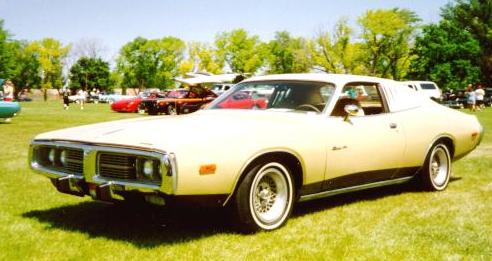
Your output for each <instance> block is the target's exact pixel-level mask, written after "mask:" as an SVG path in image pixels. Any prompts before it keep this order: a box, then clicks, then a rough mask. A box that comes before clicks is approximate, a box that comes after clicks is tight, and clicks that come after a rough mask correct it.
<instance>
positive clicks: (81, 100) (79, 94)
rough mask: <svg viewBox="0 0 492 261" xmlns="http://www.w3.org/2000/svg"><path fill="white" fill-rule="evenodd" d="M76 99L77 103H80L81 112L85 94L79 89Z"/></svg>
mask: <svg viewBox="0 0 492 261" xmlns="http://www.w3.org/2000/svg"><path fill="white" fill-rule="evenodd" d="M77 96H78V97H77V98H78V99H79V102H80V109H81V110H83V109H84V102H85V99H86V97H87V92H86V91H84V90H83V89H80V90H79V91H78V92H77Z"/></svg>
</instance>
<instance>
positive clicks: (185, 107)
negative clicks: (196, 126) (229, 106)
mask: <svg viewBox="0 0 492 261" xmlns="http://www.w3.org/2000/svg"><path fill="white" fill-rule="evenodd" d="M215 98H217V94H215V93H214V92H212V91H210V90H208V89H206V88H204V87H201V86H190V87H189V88H187V89H176V90H172V91H169V92H168V93H167V95H166V97H164V98H157V99H155V100H152V101H145V102H141V103H140V104H141V106H140V108H139V109H140V110H145V111H146V112H147V113H148V114H149V115H157V114H159V113H164V114H168V115H176V114H185V113H191V112H194V111H197V110H199V109H200V108H201V107H202V106H204V105H206V104H207V103H209V102H211V101H213V100H214V99H215Z"/></svg>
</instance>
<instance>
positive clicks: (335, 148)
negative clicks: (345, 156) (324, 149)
mask: <svg viewBox="0 0 492 261" xmlns="http://www.w3.org/2000/svg"><path fill="white" fill-rule="evenodd" d="M346 148H347V146H333V147H332V148H331V150H343V149H346Z"/></svg>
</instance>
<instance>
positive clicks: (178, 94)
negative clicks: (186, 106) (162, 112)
mask: <svg viewBox="0 0 492 261" xmlns="http://www.w3.org/2000/svg"><path fill="white" fill-rule="evenodd" d="M187 93H188V91H187V90H174V91H170V92H169V93H168V94H167V98H184V97H185V96H186V94H187Z"/></svg>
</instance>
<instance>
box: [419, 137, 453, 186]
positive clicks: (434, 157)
mask: <svg viewBox="0 0 492 261" xmlns="http://www.w3.org/2000/svg"><path fill="white" fill-rule="evenodd" d="M450 176H451V156H450V153H449V149H448V147H447V146H446V145H445V144H444V143H436V144H435V145H434V146H432V148H431V150H430V152H429V154H428V155H427V158H426V160H425V163H424V166H423V169H422V172H421V179H422V186H423V188H424V189H425V190H428V191H442V190H444V189H446V187H447V186H448V184H449V178H450Z"/></svg>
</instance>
